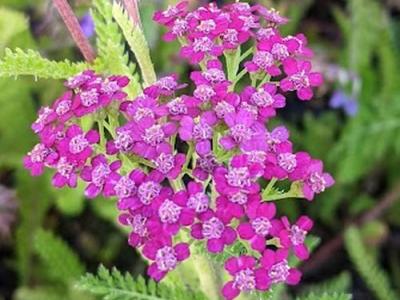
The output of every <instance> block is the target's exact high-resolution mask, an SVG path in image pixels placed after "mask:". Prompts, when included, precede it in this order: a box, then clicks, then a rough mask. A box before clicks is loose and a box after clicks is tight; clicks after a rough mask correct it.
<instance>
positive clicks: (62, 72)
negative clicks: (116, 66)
mask: <svg viewBox="0 0 400 300" xmlns="http://www.w3.org/2000/svg"><path fill="white" fill-rule="evenodd" d="M87 68H88V66H87V65H86V64H85V63H72V62H70V61H69V60H64V61H61V62H56V61H52V60H48V59H46V58H44V57H42V56H41V55H40V54H39V53H38V52H36V51H33V50H27V51H23V50H21V49H19V48H17V49H15V51H12V50H10V49H6V50H5V55H4V57H3V58H2V59H0V77H18V76H22V75H28V76H33V77H35V79H37V78H53V79H65V78H68V77H71V76H73V75H75V74H77V73H79V72H81V71H83V70H85V69H87Z"/></svg>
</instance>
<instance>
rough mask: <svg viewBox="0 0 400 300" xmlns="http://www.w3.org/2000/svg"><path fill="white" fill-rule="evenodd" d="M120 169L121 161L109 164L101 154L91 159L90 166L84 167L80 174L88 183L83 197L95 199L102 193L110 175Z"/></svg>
mask: <svg viewBox="0 0 400 300" xmlns="http://www.w3.org/2000/svg"><path fill="white" fill-rule="evenodd" d="M120 167H121V161H119V160H117V161H114V162H112V163H111V164H109V163H108V161H107V158H106V156H104V155H103V154H99V155H96V156H95V157H93V158H92V161H91V166H85V167H84V168H83V169H82V172H81V178H82V179H83V180H84V181H86V182H88V183H89V184H88V186H87V187H86V190H85V196H86V197H88V198H90V199H93V198H95V197H97V196H98V195H99V194H100V193H101V192H102V191H103V188H104V186H105V185H106V183H107V180H108V177H109V176H110V175H111V173H113V172H116V171H118V169H119V168H120Z"/></svg>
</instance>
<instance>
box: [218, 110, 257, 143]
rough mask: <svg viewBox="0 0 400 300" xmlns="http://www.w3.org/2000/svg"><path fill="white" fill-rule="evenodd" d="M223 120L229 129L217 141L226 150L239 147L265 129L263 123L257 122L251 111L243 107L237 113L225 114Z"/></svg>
mask: <svg viewBox="0 0 400 300" xmlns="http://www.w3.org/2000/svg"><path fill="white" fill-rule="evenodd" d="M224 121H225V123H226V125H227V126H228V128H229V130H228V134H227V135H225V136H224V137H222V138H221V139H220V140H219V143H220V144H221V146H222V147H223V148H224V149H226V150H232V149H233V148H235V147H239V148H240V147H241V146H242V145H243V144H245V143H247V142H250V141H251V140H253V139H255V138H256V137H258V136H261V135H262V134H263V133H264V131H265V129H264V125H263V124H261V123H259V122H257V121H256V120H255V118H254V117H253V115H252V114H251V113H249V112H247V111H245V110H243V109H242V110H239V112H238V113H229V114H227V115H226V116H225V117H224Z"/></svg>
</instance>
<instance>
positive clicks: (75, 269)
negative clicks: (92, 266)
mask: <svg viewBox="0 0 400 300" xmlns="http://www.w3.org/2000/svg"><path fill="white" fill-rule="evenodd" d="M34 247H35V250H36V253H37V254H38V255H39V257H40V259H41V261H42V262H43V263H44V265H45V266H46V267H47V268H48V272H49V275H50V276H51V277H52V278H53V279H56V280H58V281H59V282H61V283H65V284H69V283H70V282H71V281H73V280H76V279H78V278H79V277H80V276H82V274H83V273H84V270H85V268H84V267H83V265H82V264H81V262H80V261H79V258H78V257H77V256H76V254H75V253H74V252H73V251H72V250H71V248H70V247H69V246H68V245H67V244H66V243H65V242H64V241H63V240H61V239H60V238H58V237H56V236H54V234H53V233H51V232H49V231H45V230H39V231H38V232H37V233H36V235H35V240H34Z"/></svg>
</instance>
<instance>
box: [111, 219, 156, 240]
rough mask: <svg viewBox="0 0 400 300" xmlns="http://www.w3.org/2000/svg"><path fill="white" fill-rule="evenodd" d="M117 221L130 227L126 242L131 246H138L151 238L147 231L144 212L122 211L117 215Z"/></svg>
mask: <svg viewBox="0 0 400 300" xmlns="http://www.w3.org/2000/svg"><path fill="white" fill-rule="evenodd" d="M118 221H119V223H120V224H122V225H125V226H129V227H130V229H131V232H130V234H129V240H128V242H129V245H131V246H132V247H140V246H142V245H143V244H144V243H146V242H147V241H148V240H149V239H150V238H152V237H151V236H150V234H149V231H148V216H146V215H145V214H144V213H142V212H132V213H131V212H129V213H123V214H121V215H120V216H119V218H118Z"/></svg>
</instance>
